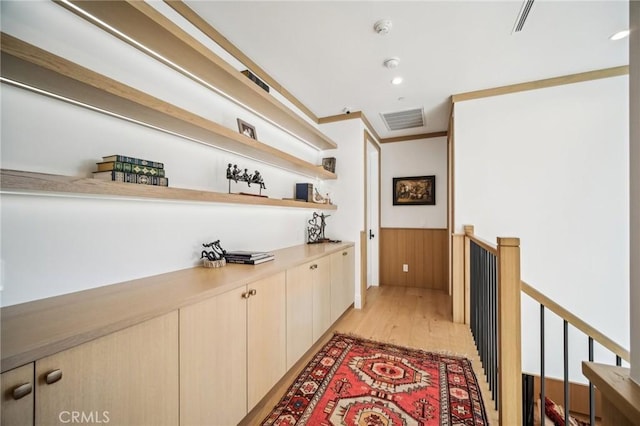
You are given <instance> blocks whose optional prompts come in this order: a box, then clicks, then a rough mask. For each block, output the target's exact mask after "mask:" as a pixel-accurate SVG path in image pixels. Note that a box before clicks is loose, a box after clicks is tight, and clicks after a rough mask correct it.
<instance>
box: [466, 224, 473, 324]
mask: <svg viewBox="0 0 640 426" xmlns="http://www.w3.org/2000/svg"><path fill="white" fill-rule="evenodd" d="M464 235H465V237H464V323H465V324H469V325H471V240H470V239H469V237H472V236H473V225H464Z"/></svg>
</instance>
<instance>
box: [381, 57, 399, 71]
mask: <svg viewBox="0 0 640 426" xmlns="http://www.w3.org/2000/svg"><path fill="white" fill-rule="evenodd" d="M382 65H384V66H385V67H387V68H389V69H393V68H397V67H398V65H400V59H398V58H389V59H387V60H385V61H384V62H383V63H382Z"/></svg>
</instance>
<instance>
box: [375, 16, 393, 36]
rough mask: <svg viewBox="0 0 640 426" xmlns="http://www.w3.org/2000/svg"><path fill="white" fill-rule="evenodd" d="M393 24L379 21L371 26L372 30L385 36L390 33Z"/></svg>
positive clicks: (387, 21)
mask: <svg viewBox="0 0 640 426" xmlns="http://www.w3.org/2000/svg"><path fill="white" fill-rule="evenodd" d="M391 27H393V23H392V22H391V21H390V20H388V19H381V20H379V21H378V22H376V23H375V24H373V29H374V30H375V32H377V33H378V34H380V35H387V34H389V32H390V31H391Z"/></svg>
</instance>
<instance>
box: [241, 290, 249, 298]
mask: <svg viewBox="0 0 640 426" xmlns="http://www.w3.org/2000/svg"><path fill="white" fill-rule="evenodd" d="M250 297H251V292H250V291H245V292H244V293H242V298H243V299H248V298H250Z"/></svg>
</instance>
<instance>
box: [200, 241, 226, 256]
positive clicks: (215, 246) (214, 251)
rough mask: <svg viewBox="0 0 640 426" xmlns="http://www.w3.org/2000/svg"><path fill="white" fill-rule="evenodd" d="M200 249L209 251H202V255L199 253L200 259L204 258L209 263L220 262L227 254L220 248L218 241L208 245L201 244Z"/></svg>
mask: <svg viewBox="0 0 640 426" xmlns="http://www.w3.org/2000/svg"><path fill="white" fill-rule="evenodd" d="M202 247H208V248H210V250H209V251H207V250H202V253H200V259H204V258H205V257H206V258H207V259H209V260H211V261H214V260H221V259H223V258H224V255H225V254H226V253H227V251H226V250H224V249H223V248H222V247H221V246H220V240H216V241H214V242H212V243H208V244H202Z"/></svg>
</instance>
